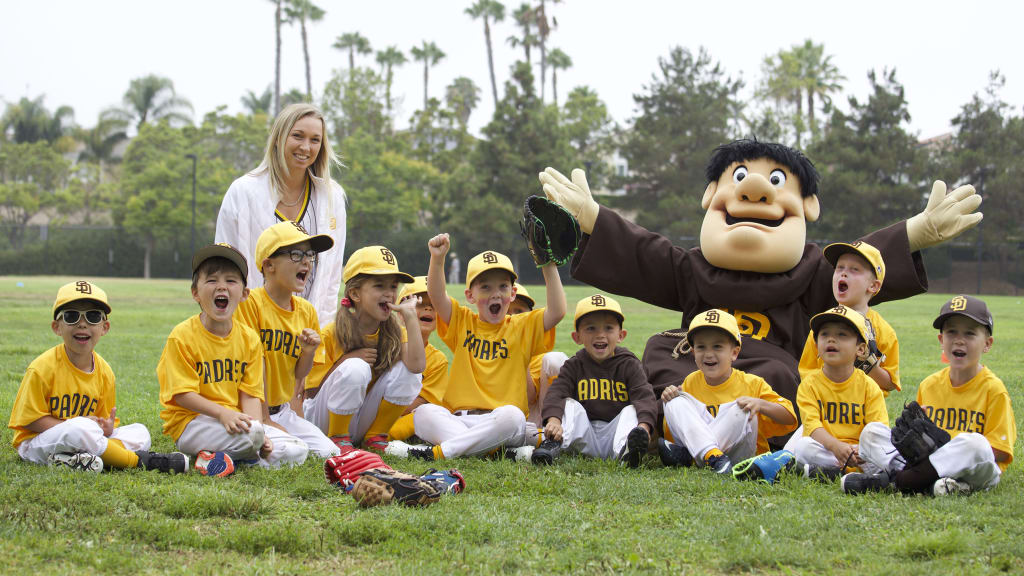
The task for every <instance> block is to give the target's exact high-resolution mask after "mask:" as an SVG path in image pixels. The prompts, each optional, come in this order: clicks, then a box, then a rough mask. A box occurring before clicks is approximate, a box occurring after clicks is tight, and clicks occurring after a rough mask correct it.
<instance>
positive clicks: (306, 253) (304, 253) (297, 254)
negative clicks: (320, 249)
mask: <svg viewBox="0 0 1024 576" xmlns="http://www.w3.org/2000/svg"><path fill="white" fill-rule="evenodd" d="M285 254H287V255H288V257H289V258H291V260H292V262H302V259H303V258H309V259H310V260H313V261H316V254H317V252H316V250H299V249H298V248H296V249H294V250H282V251H280V252H274V256H284V255H285Z"/></svg>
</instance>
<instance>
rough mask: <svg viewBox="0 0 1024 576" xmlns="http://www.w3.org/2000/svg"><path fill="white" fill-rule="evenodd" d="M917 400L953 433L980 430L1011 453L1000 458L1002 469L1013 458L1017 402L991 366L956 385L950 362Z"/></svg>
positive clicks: (995, 445)
mask: <svg viewBox="0 0 1024 576" xmlns="http://www.w3.org/2000/svg"><path fill="white" fill-rule="evenodd" d="M917 403H918V404H920V405H921V408H923V409H924V411H925V413H927V414H928V417H929V418H931V419H932V422H935V425H936V426H938V427H939V428H942V429H943V430H945V431H947V432H949V435H950V436H952V437H956V436H957V435H958V434H961V433H963V432H977V433H978V434H981V435H982V436H984V437H985V439H986V440H988V443H989V444H991V445H992V447H993V448H995V449H996V450H999V451H1000V452H1006V453H1007V454H1009V455H1010V459H1009V460H1007V461H1005V462H997V464H999V469H1000V470H1006V467H1007V466H1009V465H1010V462H1013V445H1014V444H1015V443H1016V442H1017V424H1016V421H1015V419H1014V416H1013V405H1012V404H1011V403H1010V394H1009V393H1008V392H1007V391H1006V386H1005V385H1004V384H1003V381H1002V380H1000V379H999V377H998V376H996V375H995V374H994V373H993V372H992V371H991V370H989V369H988V368H984V367H983V368H982V369H981V371H980V372H978V374H977V375H975V376H974V378H971V379H970V380H969V381H968V382H967V383H966V384H964V385H962V386H953V384H952V383H951V382H950V380H949V367H948V366H947V367H945V368H943V369H942V370H939V371H938V372H936V373H934V374H932V375H931V376H929V377H927V378H925V379H924V381H922V382H921V385H920V386H918V387H917Z"/></svg>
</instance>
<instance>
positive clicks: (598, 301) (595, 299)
mask: <svg viewBox="0 0 1024 576" xmlns="http://www.w3.org/2000/svg"><path fill="white" fill-rule="evenodd" d="M591 312H611V313H612V314H614V315H616V316H618V317H619V324H622V323H623V322H625V321H626V315H625V314H623V313H622V307H621V306H619V303H618V302H616V301H615V300H614V299H612V298H609V297H607V296H605V295H604V294H594V295H593V296H588V297H586V298H584V299H583V300H580V301H579V302H577V303H576V314H574V315H573V318H572V325H573V327H575V328H579V325H580V318H583V317H584V316H586V315H587V314H590V313H591Z"/></svg>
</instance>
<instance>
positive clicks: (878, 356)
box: [853, 318, 885, 374]
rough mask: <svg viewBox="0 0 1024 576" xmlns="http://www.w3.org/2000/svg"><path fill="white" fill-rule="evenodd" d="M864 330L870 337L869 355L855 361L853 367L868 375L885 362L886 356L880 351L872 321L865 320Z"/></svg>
mask: <svg viewBox="0 0 1024 576" xmlns="http://www.w3.org/2000/svg"><path fill="white" fill-rule="evenodd" d="M864 328H865V332H867V335H868V354H867V356H863V357H859V358H857V359H856V360H854V362H853V365H854V367H855V368H859V369H860V370H862V371H864V373H865V374H868V373H870V372H871V371H872V370H874V369H875V366H878V365H879V364H880V363H882V362H885V354H882V351H881V350H879V349H878V341H877V340H876V339H875V328H874V326H872V325H871V320H868V319H867V318H865V319H864Z"/></svg>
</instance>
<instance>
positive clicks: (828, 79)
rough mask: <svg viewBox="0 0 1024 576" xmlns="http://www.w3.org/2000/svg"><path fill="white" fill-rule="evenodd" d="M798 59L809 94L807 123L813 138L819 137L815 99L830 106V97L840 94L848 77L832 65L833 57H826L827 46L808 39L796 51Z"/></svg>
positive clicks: (804, 84)
mask: <svg viewBox="0 0 1024 576" xmlns="http://www.w3.org/2000/svg"><path fill="white" fill-rule="evenodd" d="M794 52H795V53H796V58H797V60H798V61H799V62H800V68H801V78H802V82H801V84H802V85H803V89H804V91H806V92H807V123H808V124H809V127H810V129H811V136H812V137H814V136H817V134H818V124H817V122H816V121H815V119H814V111H815V99H816V98H817V99H820V101H821V102H822V103H823V104H825V105H828V104H830V103H831V102H832V97H831V96H830V94H831V93H833V92H839V90H840V89H841V88H842V85H841V84H840V82H842V81H843V80H846V77H845V76H843V75H842V74H840V73H839V68H837V67H836V65H835V64H833V63H832V56H831V55H828V56H825V45H824V44H815V43H813V42H811V40H810V39H809V38H808V39H807V40H805V41H804V44H803V46H799V47H797V48H795V49H794Z"/></svg>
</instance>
